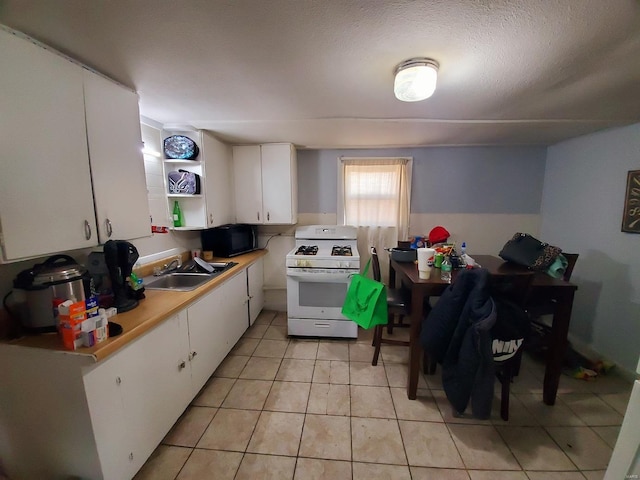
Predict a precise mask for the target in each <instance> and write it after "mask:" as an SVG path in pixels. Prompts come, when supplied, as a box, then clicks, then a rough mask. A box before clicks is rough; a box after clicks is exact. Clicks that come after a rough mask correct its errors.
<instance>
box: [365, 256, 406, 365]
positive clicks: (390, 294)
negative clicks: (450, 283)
mask: <svg viewBox="0 0 640 480" xmlns="http://www.w3.org/2000/svg"><path fill="white" fill-rule="evenodd" d="M371 267H372V268H373V279H374V280H376V281H377V282H381V281H382V275H381V273H380V260H379V259H378V252H377V251H376V248H375V247H371ZM386 290H387V306H388V309H389V320H388V323H387V327H388V326H391V330H389V331H390V332H393V330H392V329H393V327H403V328H408V327H409V325H405V324H404V323H402V321H401V320H402V318H403V317H404V316H409V315H411V298H410V296H409V293H408V292H405V291H403V290H401V289H396V288H387V289H386ZM396 317H397V319H398V321H397V322H396ZM384 327H385V325H376V326H375V329H374V331H373V346H374V347H375V349H374V351H373V360H372V361H371V365H373V366H375V365H378V356H379V355H380V346H381V345H382V344H383V343H384V344H388V345H400V346H403V347H408V346H409V342H408V341H403V340H393V339H390V338H382V331H383V329H384Z"/></svg>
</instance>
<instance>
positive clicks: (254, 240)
mask: <svg viewBox="0 0 640 480" xmlns="http://www.w3.org/2000/svg"><path fill="white" fill-rule="evenodd" d="M200 238H201V240H202V250H203V251H206V250H210V251H212V252H213V254H214V255H215V256H217V257H233V256H235V255H240V254H242V253H247V252H251V251H253V250H257V249H258V227H257V226H256V225H247V224H244V223H230V224H227V225H221V226H219V227H215V228H208V229H206V230H202V231H201V233H200Z"/></svg>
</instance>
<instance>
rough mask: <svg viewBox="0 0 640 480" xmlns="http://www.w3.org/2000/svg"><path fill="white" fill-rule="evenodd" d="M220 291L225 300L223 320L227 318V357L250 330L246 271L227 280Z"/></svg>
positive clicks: (225, 329)
mask: <svg viewBox="0 0 640 480" xmlns="http://www.w3.org/2000/svg"><path fill="white" fill-rule="evenodd" d="M218 290H219V291H220V294H221V295H222V298H224V299H225V300H224V303H223V305H222V312H223V318H225V327H224V331H225V335H224V338H225V345H224V347H225V352H224V355H225V356H226V355H227V353H229V351H231V349H232V348H233V346H234V345H235V344H236V342H237V341H238V340H240V337H241V336H242V334H243V333H244V332H245V331H246V330H247V328H249V325H248V322H247V311H248V303H249V296H248V295H247V274H246V271H245V270H243V271H242V272H240V273H238V274H237V275H236V276H234V277H233V278H231V279H229V280H227V281H226V282H225V283H223V284H222V285H221V286H220V287H219V289H218ZM223 358H224V357H223Z"/></svg>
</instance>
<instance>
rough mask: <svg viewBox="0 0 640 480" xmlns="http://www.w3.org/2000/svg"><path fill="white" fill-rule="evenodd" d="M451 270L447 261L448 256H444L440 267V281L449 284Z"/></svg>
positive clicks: (449, 262)
mask: <svg viewBox="0 0 640 480" xmlns="http://www.w3.org/2000/svg"><path fill="white" fill-rule="evenodd" d="M451 270H452V267H451V260H450V259H449V255H446V256H445V257H444V260H443V261H442V266H441V267H440V280H442V281H443V282H447V283H451Z"/></svg>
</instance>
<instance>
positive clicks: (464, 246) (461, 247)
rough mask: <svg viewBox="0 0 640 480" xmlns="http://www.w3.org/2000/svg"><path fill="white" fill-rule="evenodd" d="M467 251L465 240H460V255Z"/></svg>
mask: <svg viewBox="0 0 640 480" xmlns="http://www.w3.org/2000/svg"><path fill="white" fill-rule="evenodd" d="M466 253H467V242H462V245H460V255H461V256H462V255H464V254H466Z"/></svg>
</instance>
